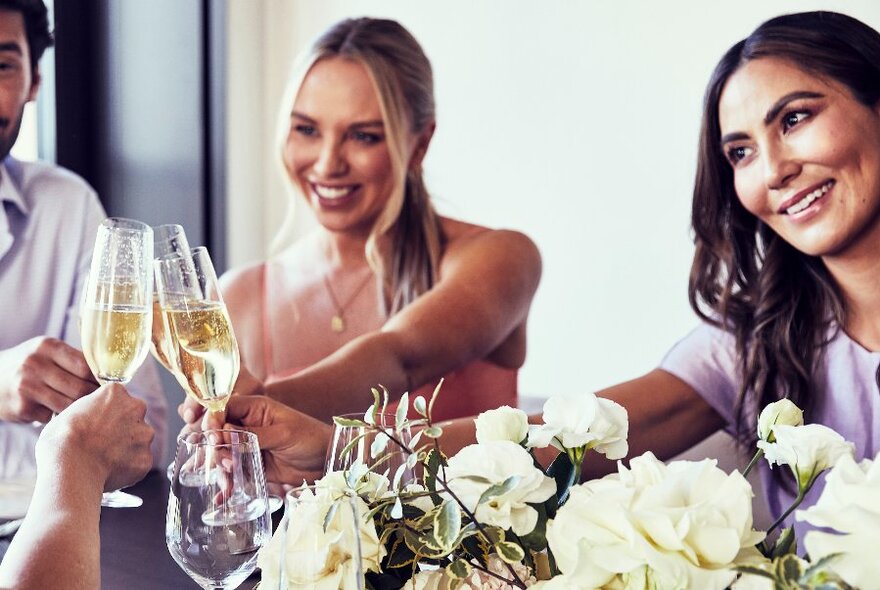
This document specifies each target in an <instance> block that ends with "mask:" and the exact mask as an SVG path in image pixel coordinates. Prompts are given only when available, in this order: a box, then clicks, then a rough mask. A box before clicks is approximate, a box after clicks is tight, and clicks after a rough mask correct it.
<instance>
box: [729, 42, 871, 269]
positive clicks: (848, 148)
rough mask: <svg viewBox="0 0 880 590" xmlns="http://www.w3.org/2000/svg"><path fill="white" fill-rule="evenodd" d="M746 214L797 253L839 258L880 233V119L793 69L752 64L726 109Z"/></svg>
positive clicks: (841, 89) (733, 87)
mask: <svg viewBox="0 0 880 590" xmlns="http://www.w3.org/2000/svg"><path fill="white" fill-rule="evenodd" d="M718 115H719V121H720V127H721V137H722V139H721V144H722V145H721V146H720V149H722V150H723V152H724V155H725V156H726V158H727V160H728V161H729V162H730V165H731V166H732V168H733V176H734V186H735V189H736V194H737V195H738V197H739V200H740V202H741V203H742V204H743V206H744V207H745V208H746V209H747V210H748V211H749V212H751V213H752V214H754V215H755V216H757V217H758V218H759V219H761V221H763V222H764V223H766V224H767V225H768V226H769V227H770V228H772V229H773V230H774V231H775V232H776V233H777V234H779V236H780V237H782V238H783V239H784V240H785V241H787V242H788V243H789V244H791V245H792V246H794V247H795V248H797V249H798V250H800V251H802V252H804V253H806V254H809V255H812V256H835V255H838V254H842V253H844V252H845V251H847V250H848V249H849V248H850V247H851V246H853V245H856V244H859V243H866V241H865V240H863V239H862V238H863V237H864V236H866V235H872V234H873V232H875V231H880V228H878V226H880V223H878V219H880V113H878V109H877V108H872V107H869V106H866V105H864V104H862V103H861V102H859V101H858V100H857V99H856V98H855V97H854V96H853V95H852V93H851V92H850V91H849V89H848V88H847V87H846V86H844V85H842V84H840V83H837V82H835V81H833V80H829V79H827V78H822V77H818V76H816V75H815V74H813V73H810V72H807V71H804V70H802V69H800V68H798V67H797V66H796V65H794V64H793V63H791V62H790V61H786V60H781V59H777V58H769V57H768V58H760V59H755V60H751V61H748V62H746V63H745V64H744V65H742V66H741V67H740V68H739V69H738V70H737V71H736V72H735V73H734V74H733V75H732V76H731V77H730V79H729V80H728V81H727V84H726V85H725V87H724V90H723V92H722V94H721V100H720V102H719V106H718Z"/></svg>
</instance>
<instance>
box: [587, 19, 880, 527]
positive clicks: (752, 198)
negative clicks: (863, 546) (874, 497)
mask: <svg viewBox="0 0 880 590" xmlns="http://www.w3.org/2000/svg"><path fill="white" fill-rule="evenodd" d="M693 227H694V232H695V241H696V252H695V256H694V262H693V266H692V269H691V279H690V286H689V296H690V301H691V305H692V307H693V308H694V310H695V311H696V312H697V313H698V314H699V315H700V316H701V317H702V318H703V319H704V320H705V323H704V324H703V325H702V326H700V327H698V328H697V329H696V330H694V331H693V332H692V333H691V334H690V335H688V336H687V337H686V338H685V339H683V340H682V341H681V342H679V343H678V344H677V345H676V346H675V347H674V348H673V349H672V350H671V351H670V352H669V353H668V355H667V356H666V358H665V359H664V360H663V362H662V363H661V365H660V368H659V369H657V370H656V371H654V372H653V373H651V374H649V375H647V376H646V377H644V378H642V379H639V380H636V381H634V382H631V383H629V384H624V385H622V386H618V387H613V388H610V389H608V390H606V391H605V392H604V394H606V395H609V396H612V397H615V398H617V399H618V401H621V402H622V403H624V404H625V405H627V406H628V408H629V409H630V413H631V416H632V420H633V422H632V426H631V429H632V430H631V431H632V432H633V436H634V437H635V440H636V441H638V444H639V445H641V444H642V443H645V441H646V440H647V444H646V446H655V447H656V444H655V443H656V439H655V440H653V441H652V440H650V439H645V438H643V437H642V436H640V425H641V423H642V422H641V420H642V419H643V414H641V413H639V412H638V411H634V410H635V409H636V408H637V407H639V406H640V405H642V404H647V403H649V402H648V401H647V400H644V401H640V402H635V401H633V402H631V403H630V400H632V399H633V398H634V397H637V396H639V395H642V396H644V395H647V394H648V393H657V394H659V395H660V396H661V397H669V398H670V403H669V404H668V405H667V406H666V407H667V408H671V411H669V413H668V415H666V416H663V418H664V419H663V420H661V421H660V422H659V423H658V424H657V425H656V426H655V428H658V427H659V428H662V429H663V430H664V431H665V432H667V435H666V437H668V438H669V440H670V442H672V443H675V444H674V445H672V446H674V447H675V448H673V449H670V450H672V451H676V450H680V448H684V447H686V446H688V445H690V444H692V443H694V442H696V441H697V440H699V439H700V438H701V437H702V436H703V435H704V434H705V433H706V429H707V428H706V427H707V425H711V427H715V426H717V425H723V426H725V428H726V429H727V430H728V431H729V432H730V433H731V434H733V435H735V436H736V437H737V439H738V440H739V441H740V442H742V443H746V444H750V443H753V442H754V440H755V438H756V433H755V424H756V417H757V414H758V412H759V410H760V408H762V407H764V406H765V405H767V404H768V403H770V402H772V401H775V400H778V399H780V398H783V397H787V398H789V399H791V400H792V401H794V402H795V403H796V404H797V405H799V406H800V407H802V408H803V409H805V410H806V416H805V417H806V420H807V421H808V422H816V423H821V424H824V425H826V426H829V427H830V428H833V429H834V430H836V431H838V432H839V433H840V434H842V435H843V436H844V437H845V438H846V439H847V440H850V441H852V442H853V443H855V446H856V455H857V458H862V457H866V456H870V457H873V456H874V454H875V453H876V452H877V451H878V450H880V391H878V382H877V381H878V379H877V374H878V373H877V372H878V364H880V34H878V33H877V31H875V30H873V29H871V28H870V27H868V26H867V25H865V24H864V23H862V22H860V21H858V20H856V19H854V18H851V17H849V16H845V15H842V14H837V13H832V12H807V13H801V14H793V15H786V16H781V17H777V18H774V19H771V20H769V21H767V22H765V23H763V24H762V25H760V26H759V27H758V28H757V29H756V30H755V31H754V32H753V33H752V34H751V35H749V37H747V38H746V39H745V40H743V41H741V42H739V43H737V44H736V45H734V46H733V47H732V48H731V49H730V50H729V51H728V52H727V53H726V54H725V55H724V57H723V58H722V59H721V61H720V62H719V64H718V65H717V67H716V68H715V71H714V72H713V74H712V78H711V80H710V82H709V86H708V88H707V91H706V96H705V102H704V111H703V123H702V129H701V132H700V143H699V156H698V164H697V174H696V181H695V187H694V199H693ZM651 398H652V400H651V402H650V403H654V402H653V400H654V398H655V396H654V395H652V396H651ZM662 409H663V408H662V407H660V408H657V410H662ZM688 413H695V414H699V415H700V416H702V418H703V419H702V421H701V422H700V423H699V426H696V424H697V423H694V422H692V421H691V420H690V419H686V417H687V416H688ZM707 413H708V414H709V416H706V414H707ZM707 418H708V419H707ZM640 450H643V449H639V448H638V447H637V448H635V449H633V451H634V452H640ZM763 469H764V470H765V471H764V473H763V475H764V480H765V487H766V488H767V491H768V494H767V495H768V504H769V508H770V511H771V512H772V513H774V514H775V515H779V514H780V513H781V512H782V510H784V509H785V508H786V507H787V506H788V505H790V503H791V500H792V499H793V495H792V493H791V490H789V489H788V488H791V487H792V486H791V485H786V483H787V482H785V481H779V477H778V476H777V478H775V479H773V480H770V479H768V478H769V470H768V469H767V468H766V466H764V467H763ZM819 487H820V486H817V488H816V489H814V490H813V494H814V495H813V496H812V499H815V497H816V495H817V494H818V492H819V489H818V488H819Z"/></svg>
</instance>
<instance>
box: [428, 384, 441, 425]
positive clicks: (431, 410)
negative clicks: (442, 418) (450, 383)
mask: <svg viewBox="0 0 880 590" xmlns="http://www.w3.org/2000/svg"><path fill="white" fill-rule="evenodd" d="M441 387H443V378H442V377H441V378H440V381H439V382H438V383H437V387H435V388H434V393H432V394H431V401H429V402H428V420H430V419H431V416H433V415H434V402H435V401H436V399H437V394H438V393H440V388H441Z"/></svg>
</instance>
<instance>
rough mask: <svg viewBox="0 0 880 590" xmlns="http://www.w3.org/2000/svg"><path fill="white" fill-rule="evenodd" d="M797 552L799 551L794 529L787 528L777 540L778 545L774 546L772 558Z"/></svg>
mask: <svg viewBox="0 0 880 590" xmlns="http://www.w3.org/2000/svg"><path fill="white" fill-rule="evenodd" d="M795 551H797V539H796V538H795V535H794V527H786V528H784V529H782V532H781V533H779V538H778V539H776V544H775V545H774V546H773V552H772V553H771V554H770V558H771V559H775V558H777V557H782V556H783V555H788V554H790V553H794V552H795Z"/></svg>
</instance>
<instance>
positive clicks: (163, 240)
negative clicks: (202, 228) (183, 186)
mask: <svg viewBox="0 0 880 590" xmlns="http://www.w3.org/2000/svg"><path fill="white" fill-rule="evenodd" d="M153 253H154V256H155V258H156V259H160V258H169V257H176V256H179V257H181V258H191V257H192V253H191V252H190V248H189V242H187V239H186V233H185V232H184V231H183V226H180V225H178V224H176V223H168V224H165V225H157V226H156V227H154V228H153ZM154 285H155V288H154V289H153V323H152V334H151V336H152V338H151V342H150V352H152V353H153V356H154V357H155V358H156V360H157V361H159V364H161V365H162V366H163V367H165V368H166V369H168V371H169V372H170V373H171V374H172V375H173V374H174V366H173V365H172V364H171V359H173V358H174V355H173V354H172V349H171V341H170V340H169V339H168V338H167V334H168V326H167V324H166V322H165V316H164V315H163V314H162V310H161V308H160V303H159V279H158V278H157V279H156V281H155V283H154Z"/></svg>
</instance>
